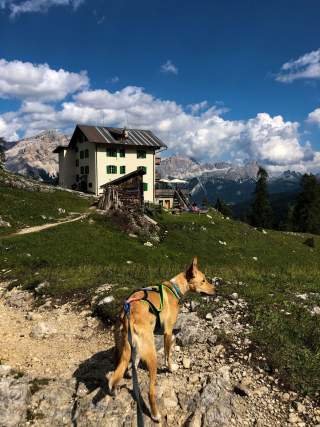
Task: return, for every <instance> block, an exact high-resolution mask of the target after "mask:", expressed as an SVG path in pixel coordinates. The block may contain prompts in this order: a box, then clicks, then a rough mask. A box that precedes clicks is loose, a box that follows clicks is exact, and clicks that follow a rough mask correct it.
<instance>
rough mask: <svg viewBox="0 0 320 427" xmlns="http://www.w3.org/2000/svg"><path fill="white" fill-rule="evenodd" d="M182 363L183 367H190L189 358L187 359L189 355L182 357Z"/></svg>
mask: <svg viewBox="0 0 320 427" xmlns="http://www.w3.org/2000/svg"><path fill="white" fill-rule="evenodd" d="M182 364H183V367H184V368H185V369H190V366H191V360H190V359H189V357H184V358H183V359H182Z"/></svg>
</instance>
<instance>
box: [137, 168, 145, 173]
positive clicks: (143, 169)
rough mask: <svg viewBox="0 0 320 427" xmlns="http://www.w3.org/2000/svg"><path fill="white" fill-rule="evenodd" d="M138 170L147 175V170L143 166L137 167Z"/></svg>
mask: <svg viewBox="0 0 320 427" xmlns="http://www.w3.org/2000/svg"><path fill="white" fill-rule="evenodd" d="M138 169H139V170H142V171H143V172H144V173H147V168H146V167H145V166H138Z"/></svg>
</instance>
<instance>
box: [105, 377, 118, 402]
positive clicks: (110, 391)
mask: <svg viewBox="0 0 320 427" xmlns="http://www.w3.org/2000/svg"><path fill="white" fill-rule="evenodd" d="M107 380H108V388H109V393H110V394H111V396H115V395H116V393H117V392H116V387H113V381H112V380H113V373H112V372H110V373H109V374H108V375H107Z"/></svg>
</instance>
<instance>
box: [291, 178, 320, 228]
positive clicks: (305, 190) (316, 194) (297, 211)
mask: <svg viewBox="0 0 320 427" xmlns="http://www.w3.org/2000/svg"><path fill="white" fill-rule="evenodd" d="M301 187H302V190H301V192H300V194H299V195H298V197H297V203H296V205H295V208H294V211H293V225H294V229H295V230H296V231H301V232H304V233H314V234H320V183H319V182H318V181H317V178H316V177H315V176H314V175H312V174H310V175H308V174H305V175H303V177H302V179H301Z"/></svg>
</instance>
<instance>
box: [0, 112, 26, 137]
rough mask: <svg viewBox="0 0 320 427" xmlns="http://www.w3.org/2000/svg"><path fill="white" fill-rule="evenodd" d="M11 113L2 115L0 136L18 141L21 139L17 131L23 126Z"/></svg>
mask: <svg viewBox="0 0 320 427" xmlns="http://www.w3.org/2000/svg"><path fill="white" fill-rule="evenodd" d="M9 114H10V113H7V114H3V115H0V137H2V138H4V139H5V140H6V141H16V140H17V139H19V136H18V133H17V132H18V130H19V129H20V128H21V123H19V122H17V121H16V120H12V117H9Z"/></svg>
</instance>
